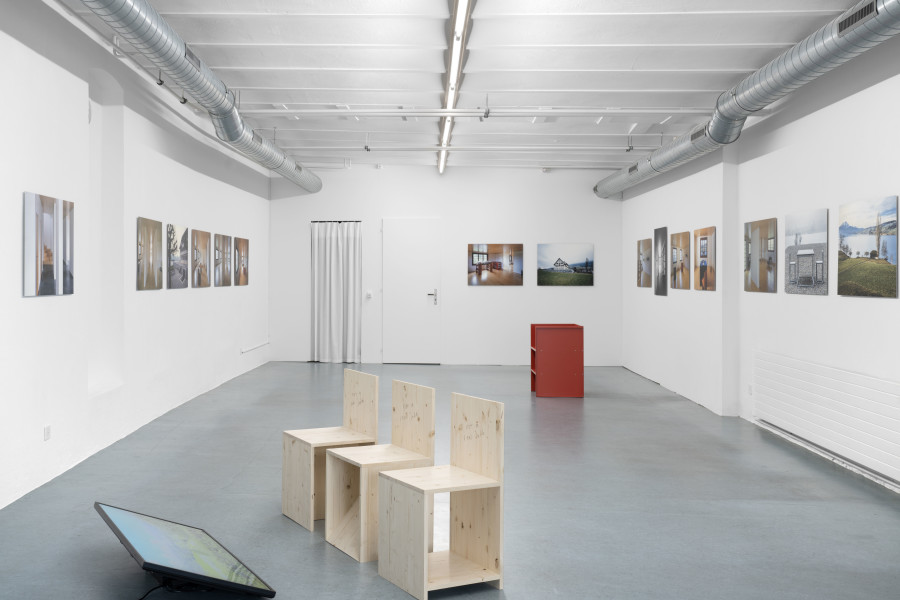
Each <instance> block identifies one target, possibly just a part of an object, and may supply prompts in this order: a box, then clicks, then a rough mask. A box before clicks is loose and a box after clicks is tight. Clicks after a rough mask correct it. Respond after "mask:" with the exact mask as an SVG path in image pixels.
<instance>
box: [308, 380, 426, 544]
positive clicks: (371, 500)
mask: <svg viewBox="0 0 900 600" xmlns="http://www.w3.org/2000/svg"><path fill="white" fill-rule="evenodd" d="M433 464H434V388H430V387H426V386H424V385H416V384H413V383H407V382H404V381H397V380H394V382H393V384H392V387H391V443H390V444H379V445H376V446H357V447H355V448H338V449H334V450H328V452H327V454H326V458H325V465H326V467H325V473H326V475H325V488H326V490H327V500H326V502H325V540H326V541H327V542H328V543H330V544H333V545H334V546H336V547H337V548H339V549H341V550H343V551H344V552H346V553H347V554H349V555H350V556H352V557H353V558H355V559H356V560H358V561H359V562H368V561H370V560H375V559H377V558H378V474H379V473H380V472H381V471H386V470H391V469H408V468H411V467H425V466H430V465H433Z"/></svg>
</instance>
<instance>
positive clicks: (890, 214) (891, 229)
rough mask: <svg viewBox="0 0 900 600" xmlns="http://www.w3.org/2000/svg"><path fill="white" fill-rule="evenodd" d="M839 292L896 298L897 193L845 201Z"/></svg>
mask: <svg viewBox="0 0 900 600" xmlns="http://www.w3.org/2000/svg"><path fill="white" fill-rule="evenodd" d="M840 221H841V226H840V227H839V228H838V235H839V236H840V239H839V242H838V244H839V246H838V294H840V295H841V296H872V297H876V298H896V297H897V196H888V197H887V198H882V199H880V200H860V201H857V202H851V203H849V204H843V205H841V208H840Z"/></svg>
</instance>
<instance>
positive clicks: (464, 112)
mask: <svg viewBox="0 0 900 600" xmlns="http://www.w3.org/2000/svg"><path fill="white" fill-rule="evenodd" d="M241 113H242V114H244V115H245V116H248V117H293V116H297V117H344V118H346V117H376V118H377V117H398V118H402V117H406V118H412V117H418V118H429V117H431V118H442V117H452V118H454V119H462V118H473V119H479V120H484V119H487V118H488V117H496V118H504V117H505V118H530V117H589V118H596V117H605V116H610V115H613V116H616V115H619V116H631V115H659V116H663V115H666V119H664V120H668V118H670V117H669V115H687V116H705V115H708V114H709V108H708V107H707V108H683V107H677V108H676V107H673V108H664V107H663V108H550V109H546V108H545V109H537V108H489V109H482V108H350V107H348V108H341V109H337V108H297V109H291V108H283V109H282V108H257V109H246V110H243V111H241ZM757 114H759V113H757Z"/></svg>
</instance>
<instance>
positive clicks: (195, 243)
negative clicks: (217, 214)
mask: <svg viewBox="0 0 900 600" xmlns="http://www.w3.org/2000/svg"><path fill="white" fill-rule="evenodd" d="M209 243H210V239H209V232H208V231H200V230H198V229H194V230H192V231H191V287H195V288H204V287H209V245H210V244H209Z"/></svg>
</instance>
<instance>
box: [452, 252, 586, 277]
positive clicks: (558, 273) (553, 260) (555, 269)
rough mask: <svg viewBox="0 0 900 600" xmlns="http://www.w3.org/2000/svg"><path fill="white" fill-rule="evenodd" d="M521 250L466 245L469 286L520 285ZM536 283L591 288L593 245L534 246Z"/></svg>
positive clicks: (522, 266) (523, 268) (522, 253)
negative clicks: (586, 286) (467, 248)
mask: <svg viewBox="0 0 900 600" xmlns="http://www.w3.org/2000/svg"><path fill="white" fill-rule="evenodd" d="M523 247H524V246H523V244H469V252H468V278H469V285H474V286H484V285H522V279H523V277H522V276H523V273H524V270H525V267H524V260H523V256H524V251H523ZM537 284H538V285H554V286H556V285H562V286H583V285H594V244H591V243H561V244H538V245H537Z"/></svg>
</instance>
